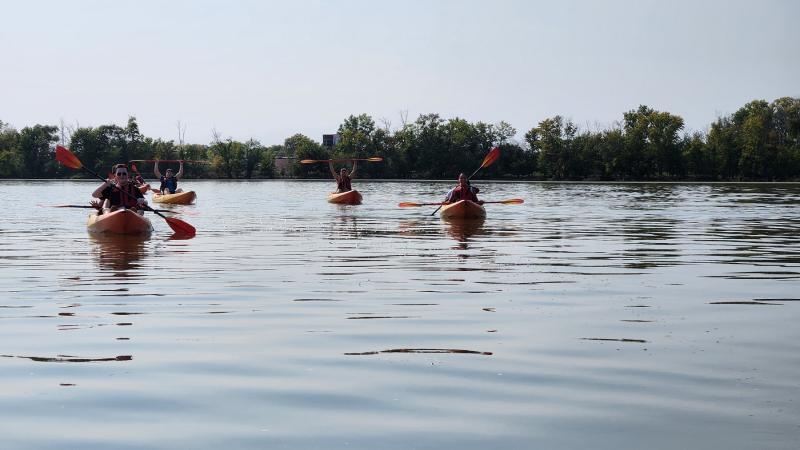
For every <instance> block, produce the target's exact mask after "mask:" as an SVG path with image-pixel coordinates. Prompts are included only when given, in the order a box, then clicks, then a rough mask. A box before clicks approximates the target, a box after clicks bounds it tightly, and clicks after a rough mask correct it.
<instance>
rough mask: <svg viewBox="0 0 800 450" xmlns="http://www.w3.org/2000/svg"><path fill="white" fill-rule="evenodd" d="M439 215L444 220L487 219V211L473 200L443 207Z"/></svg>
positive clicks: (460, 201)
mask: <svg viewBox="0 0 800 450" xmlns="http://www.w3.org/2000/svg"><path fill="white" fill-rule="evenodd" d="M439 214H441V215H442V218H443V219H483V218H485V217H486V209H484V208H483V206H481V205H479V204H477V203H475V202H473V201H472V200H459V201H457V202H455V203H450V204H449V205H444V206H442V209H441V212H440V213H439Z"/></svg>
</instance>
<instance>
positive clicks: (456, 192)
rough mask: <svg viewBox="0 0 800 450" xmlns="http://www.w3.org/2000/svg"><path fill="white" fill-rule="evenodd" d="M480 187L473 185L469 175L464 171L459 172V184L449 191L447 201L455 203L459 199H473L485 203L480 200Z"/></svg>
mask: <svg viewBox="0 0 800 450" xmlns="http://www.w3.org/2000/svg"><path fill="white" fill-rule="evenodd" d="M479 191H480V189H478V188H476V187H474V186H471V185H470V184H469V180H467V176H466V175H464V174H463V173H460V174H458V186H456V187H454V188H453V189H450V192H448V193H447V197H445V199H444V201H445V203H455V202H457V201H459V200H471V201H473V202H475V203H478V204H481V205H482V204H483V202H482V201H480V200H478V195H477V194H478V192H479Z"/></svg>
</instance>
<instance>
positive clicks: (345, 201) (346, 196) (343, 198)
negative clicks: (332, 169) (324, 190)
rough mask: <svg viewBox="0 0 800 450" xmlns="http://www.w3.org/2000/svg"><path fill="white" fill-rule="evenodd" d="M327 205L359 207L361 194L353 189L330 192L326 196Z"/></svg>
mask: <svg viewBox="0 0 800 450" xmlns="http://www.w3.org/2000/svg"><path fill="white" fill-rule="evenodd" d="M328 203H338V204H341V205H360V204H361V193H360V192H358V191H357V190H355V189H353V190H352V191H346V192H338V193H337V192H332V193H330V194H328Z"/></svg>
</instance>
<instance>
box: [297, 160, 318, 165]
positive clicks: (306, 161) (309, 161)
mask: <svg viewBox="0 0 800 450" xmlns="http://www.w3.org/2000/svg"><path fill="white" fill-rule="evenodd" d="M315 162H318V161H317V160H316V159H301V160H300V164H311V163H315Z"/></svg>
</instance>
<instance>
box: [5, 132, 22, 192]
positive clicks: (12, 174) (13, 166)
mask: <svg viewBox="0 0 800 450" xmlns="http://www.w3.org/2000/svg"><path fill="white" fill-rule="evenodd" d="M18 143H19V133H17V130H15V129H13V128H11V127H10V126H9V125H8V124H7V123H5V122H3V121H2V120H0V178H18V177H20V176H22V156H21V155H20V153H19V148H18Z"/></svg>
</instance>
